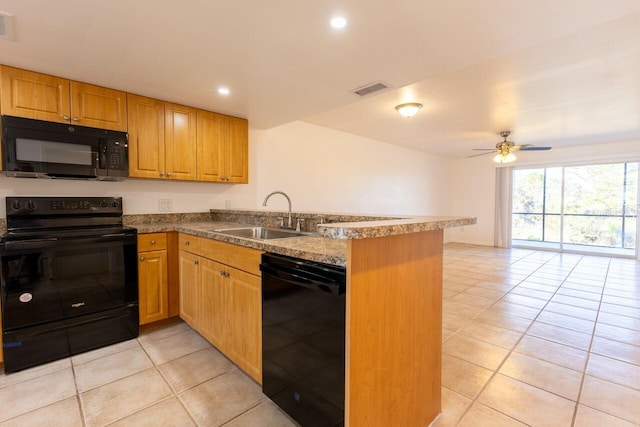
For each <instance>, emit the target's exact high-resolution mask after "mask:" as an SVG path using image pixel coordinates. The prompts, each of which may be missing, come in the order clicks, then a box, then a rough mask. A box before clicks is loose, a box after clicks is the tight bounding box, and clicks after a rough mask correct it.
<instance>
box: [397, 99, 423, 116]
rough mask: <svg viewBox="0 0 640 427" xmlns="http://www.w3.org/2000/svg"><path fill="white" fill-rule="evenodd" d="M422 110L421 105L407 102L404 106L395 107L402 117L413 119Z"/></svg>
mask: <svg viewBox="0 0 640 427" xmlns="http://www.w3.org/2000/svg"><path fill="white" fill-rule="evenodd" d="M421 108H422V104H418V103H417V102H407V103H405V104H400V105H396V110H398V113H400V115H402V116H403V117H413V116H415V115H416V113H417V112H418V111H420V109H421Z"/></svg>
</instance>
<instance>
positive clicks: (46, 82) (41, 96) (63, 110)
mask: <svg viewBox="0 0 640 427" xmlns="http://www.w3.org/2000/svg"><path fill="white" fill-rule="evenodd" d="M69 86H70V82H69V80H67V79H61V78H59V77H53V76H48V75H46V74H40V73H34V72H32V71H26V70H20V69H18V68H12V67H7V66H4V65H3V66H2V86H1V87H2V96H1V98H2V102H1V104H0V109H1V110H2V114H3V115H7V116H16V117H26V118H29V119H37V120H48V121H51V122H60V123H69V119H70V112H71V103H70V99H69Z"/></svg>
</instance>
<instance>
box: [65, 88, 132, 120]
mask: <svg viewBox="0 0 640 427" xmlns="http://www.w3.org/2000/svg"><path fill="white" fill-rule="evenodd" d="M71 123H75V124H77V125H80V126H89V127H94V128H101V129H111V130H120V131H123V132H126V131H127V94H126V93H125V92H120V91H119V90H114V89H107V88H105V87H100V86H94V85H90V84H87V83H79V82H74V81H72V82H71Z"/></svg>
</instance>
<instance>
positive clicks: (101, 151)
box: [98, 139, 107, 169]
mask: <svg viewBox="0 0 640 427" xmlns="http://www.w3.org/2000/svg"><path fill="white" fill-rule="evenodd" d="M106 168H107V141H106V140H104V139H101V140H100V143H99V144H98V169H106Z"/></svg>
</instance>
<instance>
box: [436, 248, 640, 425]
mask: <svg viewBox="0 0 640 427" xmlns="http://www.w3.org/2000/svg"><path fill="white" fill-rule="evenodd" d="M443 291H444V294H443V295H444V297H443V299H444V301H443V307H444V313H443V372H442V373H443V377H442V384H443V394H442V395H443V405H442V407H443V413H442V415H441V416H440V418H439V419H438V420H437V421H436V423H435V425H436V426H439V427H442V426H523V425H531V426H583V427H591V426H594V427H595V426H598V427H602V426H611V427H616V426H634V425H640V409H638V408H639V405H640V263H639V262H638V261H635V260H630V259H619V258H607V257H594V256H583V255H573V254H557V253H553V252H542V251H533V250H525V249H509V250H507V249H496V248H489V247H483V246H470V245H461V244H448V245H446V246H445V257H444V289H443Z"/></svg>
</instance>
